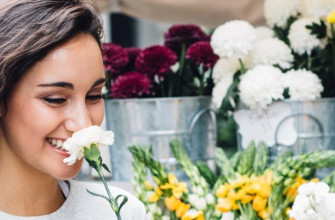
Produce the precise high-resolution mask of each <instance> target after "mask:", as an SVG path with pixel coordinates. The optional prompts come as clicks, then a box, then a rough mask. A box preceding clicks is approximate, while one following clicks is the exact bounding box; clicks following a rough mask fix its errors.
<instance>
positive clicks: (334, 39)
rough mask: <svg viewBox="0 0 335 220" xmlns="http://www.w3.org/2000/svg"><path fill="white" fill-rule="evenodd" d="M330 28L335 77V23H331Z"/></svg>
mask: <svg viewBox="0 0 335 220" xmlns="http://www.w3.org/2000/svg"><path fill="white" fill-rule="evenodd" d="M330 28H331V32H332V52H333V74H334V77H335V28H334V24H330Z"/></svg>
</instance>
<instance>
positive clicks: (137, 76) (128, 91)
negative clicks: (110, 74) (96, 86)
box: [110, 71, 151, 98]
mask: <svg viewBox="0 0 335 220" xmlns="http://www.w3.org/2000/svg"><path fill="white" fill-rule="evenodd" d="M150 88H151V82H150V79H149V78H148V77H146V76H145V75H143V74H141V73H139V72H136V71H133V72H128V73H125V74H123V75H120V76H118V77H117V78H116V80H115V81H114V82H113V84H112V86H111V88H110V91H111V94H110V96H111V97H112V98H138V97H140V96H142V95H143V94H150Z"/></svg>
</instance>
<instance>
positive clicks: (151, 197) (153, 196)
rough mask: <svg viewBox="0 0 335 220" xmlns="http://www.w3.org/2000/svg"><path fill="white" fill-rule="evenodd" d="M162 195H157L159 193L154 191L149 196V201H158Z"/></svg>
mask: <svg viewBox="0 0 335 220" xmlns="http://www.w3.org/2000/svg"><path fill="white" fill-rule="evenodd" d="M159 198H160V196H159V195H157V193H153V194H152V195H151V196H150V198H149V202H157V201H158V200H159Z"/></svg>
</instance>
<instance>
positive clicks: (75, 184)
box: [66, 180, 146, 220]
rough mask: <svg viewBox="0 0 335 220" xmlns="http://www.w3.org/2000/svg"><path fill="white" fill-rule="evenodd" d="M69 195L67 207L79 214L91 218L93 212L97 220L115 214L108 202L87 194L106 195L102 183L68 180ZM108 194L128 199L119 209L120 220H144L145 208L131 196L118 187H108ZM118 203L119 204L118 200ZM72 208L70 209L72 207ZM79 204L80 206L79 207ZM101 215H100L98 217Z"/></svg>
mask: <svg viewBox="0 0 335 220" xmlns="http://www.w3.org/2000/svg"><path fill="white" fill-rule="evenodd" d="M69 183H70V194H69V197H68V198H67V200H68V201H66V202H68V203H69V204H70V205H69V209H71V210H73V209H75V207H77V208H79V209H80V212H84V213H86V214H83V213H82V214H83V216H84V215H90V216H92V212H94V213H95V214H94V216H95V217H97V218H98V219H101V217H102V216H107V217H106V218H103V219H113V218H111V216H114V215H115V214H114V213H113V211H112V208H111V207H110V205H109V203H108V201H106V200H105V199H103V198H101V197H97V196H93V195H91V194H89V193H88V192H87V190H89V191H91V192H93V193H97V194H102V195H107V193H106V191H105V188H104V185H103V183H102V182H84V181H75V180H70V181H69ZM109 189H110V192H111V194H112V196H113V197H116V196H118V195H125V196H127V197H128V201H127V202H126V204H125V205H124V206H123V207H122V209H121V216H122V219H125V220H133V219H134V220H135V219H136V220H137V219H138V220H144V219H145V213H146V212H145V208H144V205H143V203H142V202H140V201H139V200H138V199H137V198H136V197H135V196H134V195H133V194H131V193H129V192H127V191H126V190H123V189H121V188H119V187H115V186H111V185H109ZM118 202H121V199H119V201H118ZM71 204H72V205H73V206H74V207H71V206H72V205H71ZM79 204H80V205H79ZM100 214H101V215H100Z"/></svg>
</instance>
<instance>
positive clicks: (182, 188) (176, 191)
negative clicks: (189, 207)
mask: <svg viewBox="0 0 335 220" xmlns="http://www.w3.org/2000/svg"><path fill="white" fill-rule="evenodd" d="M183 192H188V189H187V185H186V184H185V183H183V182H182V183H178V185H177V186H176V187H175V188H173V189H172V194H173V195H174V196H175V197H177V198H180V197H181V196H182V195H183Z"/></svg>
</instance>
